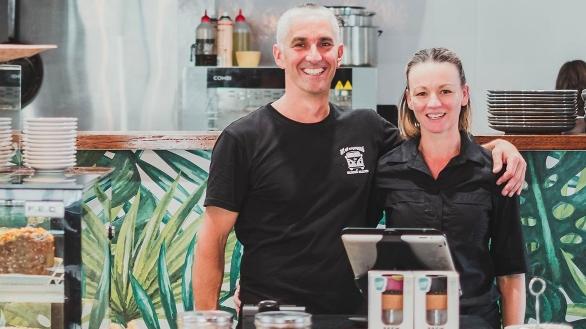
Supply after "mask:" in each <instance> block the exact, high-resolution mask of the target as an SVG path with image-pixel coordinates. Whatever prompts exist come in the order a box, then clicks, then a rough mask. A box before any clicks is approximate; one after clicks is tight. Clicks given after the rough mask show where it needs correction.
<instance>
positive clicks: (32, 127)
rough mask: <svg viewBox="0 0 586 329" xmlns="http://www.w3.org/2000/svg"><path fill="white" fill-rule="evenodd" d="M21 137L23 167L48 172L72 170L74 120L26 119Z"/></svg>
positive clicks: (74, 138)
mask: <svg viewBox="0 0 586 329" xmlns="http://www.w3.org/2000/svg"><path fill="white" fill-rule="evenodd" d="M22 136H23V137H22V140H23V141H22V143H23V147H22V148H23V162H24V165H25V166H27V167H31V168H34V169H36V171H49V172H51V171H52V172H62V171H63V170H64V169H66V168H69V167H73V166H75V161H76V160H75V153H76V150H77V146H76V144H77V118H33V119H26V120H25V121H24V130H23V135H22Z"/></svg>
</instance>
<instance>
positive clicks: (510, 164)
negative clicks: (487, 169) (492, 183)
mask: <svg viewBox="0 0 586 329" xmlns="http://www.w3.org/2000/svg"><path fill="white" fill-rule="evenodd" d="M483 147H484V148H486V149H488V150H490V151H491V152H492V162H493V167H492V172H493V173H495V174H496V173H499V172H501V170H502V169H503V166H504V165H506V168H507V169H506V171H505V172H504V173H503V174H502V175H501V177H499V179H498V180H497V182H496V183H497V185H501V184H503V183H506V184H505V186H504V187H503V190H502V194H503V195H504V196H510V197H512V196H513V195H515V194H517V195H519V194H521V191H522V190H523V183H524V182H525V171H526V170H527V163H526V162H525V159H523V156H522V155H521V153H519V150H517V148H516V147H515V145H513V144H511V143H510V142H508V141H506V140H503V139H495V140H493V141H491V142H489V143H487V144H484V145H483Z"/></svg>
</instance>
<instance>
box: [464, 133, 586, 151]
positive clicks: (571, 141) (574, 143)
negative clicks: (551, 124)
mask: <svg viewBox="0 0 586 329" xmlns="http://www.w3.org/2000/svg"><path fill="white" fill-rule="evenodd" d="M475 138H476V141H477V142H478V143H480V144H484V143H487V142H489V141H491V140H494V139H497V138H500V139H504V140H507V141H509V142H511V143H513V145H515V146H516V147H517V148H518V149H519V150H521V151H547V150H568V151H570V150H586V134H577V135H489V136H485V135H478V136H475Z"/></svg>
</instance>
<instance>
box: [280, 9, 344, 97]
mask: <svg viewBox="0 0 586 329" xmlns="http://www.w3.org/2000/svg"><path fill="white" fill-rule="evenodd" d="M336 39H337V38H336V36H335V33H334V31H333V28H332V26H331V25H330V21H328V20H327V19H324V18H323V17H320V16H317V15H309V16H297V17H294V18H292V19H291V23H290V25H289V31H288V33H287V35H286V37H285V38H284V40H283V41H282V43H280V44H276V45H274V46H273V55H274V57H275V62H276V63H277V65H278V66H279V67H280V68H282V69H284V70H285V93H289V94H294V95H304V94H305V95H323V96H325V95H328V94H329V90H330V84H331V82H332V79H333V78H334V74H335V72H336V68H337V67H338V66H339V65H340V62H341V59H342V52H343V46H342V45H341V44H336Z"/></svg>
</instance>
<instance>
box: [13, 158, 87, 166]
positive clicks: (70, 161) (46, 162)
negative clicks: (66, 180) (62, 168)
mask: <svg viewBox="0 0 586 329" xmlns="http://www.w3.org/2000/svg"><path fill="white" fill-rule="evenodd" d="M24 163H26V164H29V165H71V166H73V165H75V159H65V160H31V159H25V160H24Z"/></svg>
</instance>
